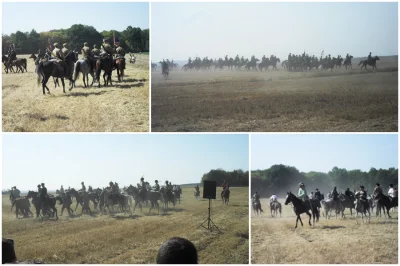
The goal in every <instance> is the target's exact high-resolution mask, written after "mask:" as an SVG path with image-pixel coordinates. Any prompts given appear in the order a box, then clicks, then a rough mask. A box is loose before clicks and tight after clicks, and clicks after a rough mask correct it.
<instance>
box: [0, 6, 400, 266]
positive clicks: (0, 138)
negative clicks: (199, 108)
mask: <svg viewBox="0 0 400 266" xmlns="http://www.w3.org/2000/svg"><path fill="white" fill-rule="evenodd" d="M1 2H2V4H3V3H10V2H54V1H53V0H41V1H33V0H25V1H15V0H14V1H10V0H5V1H4V0H1ZM62 2H113V1H112V0H85V1H62ZM62 2H61V3H62ZM118 2H149V12H150V14H149V29H150V37H149V40H150V51H149V82H150V86H149V131H148V132H42V133H35V132H30V133H28V132H27V133H16V132H4V133H3V131H2V126H1V128H0V134H1V137H0V150H1V154H0V169H2V166H3V160H2V156H3V154H2V151H3V149H2V144H3V135H8V134H43V135H46V134H132V135H135V134H167V135H168V134H217V135H220V134H247V135H248V139H249V156H248V157H249V178H250V180H249V264H251V206H250V197H251V138H252V135H253V134H254V135H256V134H257V135H258V134H262V135H269V134H271V135H276V134H397V136H398V150H399V148H400V141H399V140H400V138H399V134H398V132H326V133H325V132H324V133H321V132H263V133H261V132H169V133H168V132H165V133H164V132H151V91H152V90H151V87H152V86H151V62H152V60H151V55H152V50H151V46H152V38H151V36H152V28H151V7H152V3H167V2H194V3H196V2H226V3H230V2H246V1H245V0H242V1H240V0H218V1H213V0H203V1H200V0H197V1H193V0H173V1H168V0H149V1H146V0H138V1H137V0H135V1H131V0H119V1H115V3H116V4H117V3H118ZM249 2H397V1H395V0H387V1H379V0H378V1H373V0H367V1H362V0H352V1H343V0H342V1H337V0H330V1H329V0H322V1H313V0H305V1H301V0H292V1H288V0H284V1H279V0H272V1H263V0H252V1H249ZM2 6H3V5H1V7H0V12H1V14H2ZM2 23H3V21H1V22H0V25H2ZM399 25H400V24H399ZM399 66H400V63H399ZM0 81H1V82H2V75H1V76H0ZM398 85H400V82H399V83H398ZM0 94H1V96H2V91H1V92H0ZM399 102H400V95H398V103H399ZM0 109H1V110H2V102H0ZM398 114H399V116H398V117H400V111H398ZM0 117H1V118H2V112H1V114H0ZM398 161H399V162H400V158H399V156H398ZM0 175H1V176H2V172H1V174H0ZM1 187H2V184H1ZM0 203H2V199H0ZM0 232H1V234H2V232H3V230H2V227H1V228H0ZM2 235H3V234H2ZM399 235H400V234H399ZM398 246H399V240H398ZM104 265H114V264H104ZM209 265H220V264H209ZM280 265H285V266H289V265H293V264H280ZM299 265H300V264H299ZM301 265H305V264H301ZM315 265H324V264H315ZM366 265H374V264H366Z"/></svg>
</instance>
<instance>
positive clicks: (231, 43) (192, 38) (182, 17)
mask: <svg viewBox="0 0 400 266" xmlns="http://www.w3.org/2000/svg"><path fill="white" fill-rule="evenodd" d="M151 9H152V11H151V12H152V22H151V23H152V32H151V35H152V47H151V48H152V60H153V61H159V60H160V59H163V58H170V59H175V60H182V59H184V60H187V58H188V57H189V56H191V57H192V58H193V57H195V56H200V57H204V56H209V57H211V58H216V57H223V56H225V55H229V56H232V57H234V56H236V54H239V55H243V56H245V57H250V56H251V55H253V54H254V55H256V56H257V57H259V58H261V57H262V55H264V54H265V55H268V56H269V55H271V54H276V55H277V56H278V57H281V58H284V57H286V58H287V55H288V54H289V52H291V53H296V54H299V53H303V52H304V50H306V52H307V53H310V54H315V55H318V57H319V55H320V54H321V51H322V50H325V55H327V54H332V55H335V56H337V55H338V54H341V55H342V56H345V55H346V53H350V54H352V55H353V56H355V57H359V56H367V55H368V54H369V52H372V54H374V55H375V54H376V55H380V56H382V55H397V54H398V49H397V45H398V37H397V36H398V32H397V28H398V22H397V21H398V15H397V3H312V2H311V3H279V2H275V3H152V6H151Z"/></svg>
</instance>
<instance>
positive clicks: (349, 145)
mask: <svg viewBox="0 0 400 266" xmlns="http://www.w3.org/2000/svg"><path fill="white" fill-rule="evenodd" d="M397 141H398V138H397V135H396V134H385V135H382V134H370V135H359V134H357V135H354V134H337V135H331V134H328V135H327V134H322V135H321V134H301V135H291V134H285V135H283V134H282V135H253V136H252V137H251V169H252V170H257V169H267V168H269V167H270V166H272V165H274V164H284V165H290V166H294V167H296V168H297V169H298V170H299V171H301V172H309V171H319V172H329V171H330V170H332V168H333V167H335V166H337V167H340V168H346V169H348V170H353V169H361V170H363V171H368V170H369V169H370V168H371V167H375V168H377V169H379V168H386V169H387V168H389V167H396V168H397V167H398V159H397V158H398V157H397V147H398V146H397Z"/></svg>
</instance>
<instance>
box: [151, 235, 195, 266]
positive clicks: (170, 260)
mask: <svg viewBox="0 0 400 266" xmlns="http://www.w3.org/2000/svg"><path fill="white" fill-rule="evenodd" d="M197 263H198V262H197V250H196V247H195V246H194V245H193V243H192V242H190V241H189V240H187V239H185V238H181V237H172V238H170V239H168V240H167V241H165V242H164V243H163V244H162V245H161V246H160V249H159V250H158V254H157V264H197Z"/></svg>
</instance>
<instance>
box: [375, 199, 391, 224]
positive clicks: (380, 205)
mask: <svg viewBox="0 0 400 266" xmlns="http://www.w3.org/2000/svg"><path fill="white" fill-rule="evenodd" d="M375 201H376V216H378V214H379V215H380V214H381V210H382V209H383V215H384V216H385V217H386V214H385V210H386V213H387V215H388V217H389V218H392V217H391V216H390V213H389V211H390V209H391V208H392V207H395V206H394V204H393V203H394V202H393V201H392V200H390V197H388V196H386V195H384V194H381V195H380V197H379V198H378V199H375Z"/></svg>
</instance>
